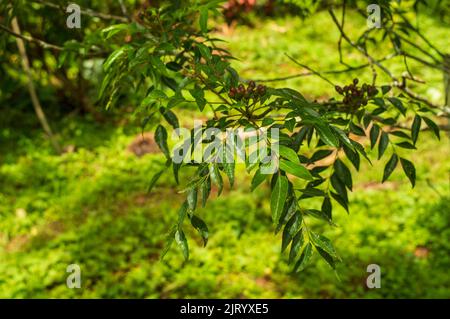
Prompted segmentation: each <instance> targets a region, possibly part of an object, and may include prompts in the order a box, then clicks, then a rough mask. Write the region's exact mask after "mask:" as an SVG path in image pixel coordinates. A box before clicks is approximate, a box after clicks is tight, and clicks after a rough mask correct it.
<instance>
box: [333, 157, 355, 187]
mask: <svg viewBox="0 0 450 319" xmlns="http://www.w3.org/2000/svg"><path fill="white" fill-rule="evenodd" d="M334 169H335V172H336V174H337V176H338V177H339V179H340V180H341V181H342V182H343V183H344V184H345V186H347V188H348V189H350V190H352V187H353V182H352V173H351V172H350V170H349V169H348V167H347V166H346V165H345V164H344V162H342V161H341V160H340V159H339V158H338V159H337V160H336V161H335V162H334Z"/></svg>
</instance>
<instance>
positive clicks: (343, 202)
mask: <svg viewBox="0 0 450 319" xmlns="http://www.w3.org/2000/svg"><path fill="white" fill-rule="evenodd" d="M330 194H331V197H333V199H334V200H335V201H336V202H338V203H339V205H341V206H342V207H344V209H345V210H346V211H347V213H348V212H349V210H348V201H346V200H345V199H344V198H342V196H341V195H339V194H336V193H333V192H330Z"/></svg>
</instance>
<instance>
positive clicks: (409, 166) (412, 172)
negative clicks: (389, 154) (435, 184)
mask: <svg viewBox="0 0 450 319" xmlns="http://www.w3.org/2000/svg"><path fill="white" fill-rule="evenodd" d="M400 163H401V164H402V168H403V171H404V172H405V174H406V176H407V177H408V179H409V181H410V182H411V185H412V187H414V186H415V185H416V168H415V167H414V164H413V163H411V162H410V161H408V160H407V159H404V158H401V157H400Z"/></svg>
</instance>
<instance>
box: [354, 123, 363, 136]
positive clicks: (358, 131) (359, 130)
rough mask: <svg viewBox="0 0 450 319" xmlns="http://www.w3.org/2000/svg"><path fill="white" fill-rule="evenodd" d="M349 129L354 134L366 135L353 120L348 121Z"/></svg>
mask: <svg viewBox="0 0 450 319" xmlns="http://www.w3.org/2000/svg"><path fill="white" fill-rule="evenodd" d="M350 131H351V132H352V133H353V134H355V135H359V136H366V132H364V130H363V129H362V128H361V127H359V126H358V125H356V124H354V123H353V122H350Z"/></svg>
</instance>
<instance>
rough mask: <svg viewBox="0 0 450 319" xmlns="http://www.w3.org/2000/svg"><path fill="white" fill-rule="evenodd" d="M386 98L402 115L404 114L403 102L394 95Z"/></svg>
mask: <svg viewBox="0 0 450 319" xmlns="http://www.w3.org/2000/svg"><path fill="white" fill-rule="evenodd" d="M387 99H388V101H389V102H391V104H392V105H393V106H395V108H396V109H398V110H399V111H400V113H402V114H403V115H405V114H406V108H405V107H404V106H403V102H402V101H401V100H400V99H398V98H396V97H388V98H387Z"/></svg>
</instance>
